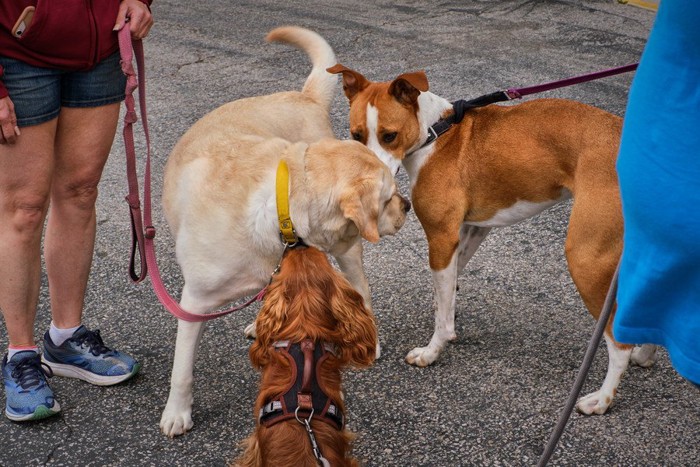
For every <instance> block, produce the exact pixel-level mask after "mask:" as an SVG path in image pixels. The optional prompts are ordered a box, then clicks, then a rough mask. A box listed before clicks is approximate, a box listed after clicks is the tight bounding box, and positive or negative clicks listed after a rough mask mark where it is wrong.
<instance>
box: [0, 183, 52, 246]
mask: <svg viewBox="0 0 700 467" xmlns="http://www.w3.org/2000/svg"><path fill="white" fill-rule="evenodd" d="M5 199H6V201H5V202H4V203H2V210H3V215H2V217H4V218H5V219H7V222H8V225H11V226H12V227H13V228H14V229H15V230H16V231H17V232H18V233H20V234H27V235H30V236H31V235H34V234H36V232H41V230H42V229H43V226H44V219H45V218H46V211H47V209H48V206H49V197H48V194H46V195H44V194H36V193H35V194H18V193H15V194H13V195H9V196H7V197H6V198H5Z"/></svg>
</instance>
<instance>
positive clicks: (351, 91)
mask: <svg viewBox="0 0 700 467" xmlns="http://www.w3.org/2000/svg"><path fill="white" fill-rule="evenodd" d="M326 71H327V72H328V73H332V74H334V75H337V74H338V73H342V74H343V91H344V92H345V96H346V97H347V98H348V100H349V101H350V102H352V100H353V98H354V97H355V96H356V95H357V94H358V93H359V92H360V91H362V90H363V89H364V88H366V87H367V86H368V85H369V81H368V80H367V78H365V77H364V76H362V75H361V74H360V73H358V72H356V71H355V70H351V69H350V68H348V67H346V66H344V65H341V64H340V63H338V64H336V65H333V66H332V67H330V68H327V69H326Z"/></svg>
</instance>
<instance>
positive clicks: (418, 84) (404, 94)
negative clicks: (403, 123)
mask: <svg viewBox="0 0 700 467" xmlns="http://www.w3.org/2000/svg"><path fill="white" fill-rule="evenodd" d="M427 90H428V77H427V76H425V73H424V72H422V71H414V72H413V73H404V74H402V75H399V76H398V77H397V78H396V79H395V80H394V81H392V82H391V84H390V85H389V94H391V95H392V96H394V98H395V99H396V100H397V101H399V102H400V103H402V104H404V105H414V104H415V103H416V102H417V101H418V96H420V93H421V92H426V91H427Z"/></svg>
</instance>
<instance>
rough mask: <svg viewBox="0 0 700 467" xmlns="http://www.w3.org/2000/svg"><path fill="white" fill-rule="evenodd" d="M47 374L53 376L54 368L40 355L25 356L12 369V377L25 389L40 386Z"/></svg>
mask: <svg viewBox="0 0 700 467" xmlns="http://www.w3.org/2000/svg"><path fill="white" fill-rule="evenodd" d="M42 376H44V377H42ZM47 376H48V377H49V378H51V377H53V370H51V367H49V366H48V365H47V364H46V363H44V362H42V361H41V360H40V359H39V357H34V358H25V359H24V360H22V361H20V362H19V363H18V364H17V366H15V367H14V369H13V370H12V378H14V379H15V380H17V381H18V382H19V385H20V386H21V387H22V389H25V390H26V389H31V388H33V387H36V386H39V385H40V384H41V383H42V382H43V381H44V380H45V377H47Z"/></svg>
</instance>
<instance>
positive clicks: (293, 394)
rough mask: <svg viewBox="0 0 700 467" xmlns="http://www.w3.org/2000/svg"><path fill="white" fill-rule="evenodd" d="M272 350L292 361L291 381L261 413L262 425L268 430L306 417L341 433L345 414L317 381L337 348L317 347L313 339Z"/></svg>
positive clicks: (281, 344) (277, 345) (283, 343)
mask: <svg viewBox="0 0 700 467" xmlns="http://www.w3.org/2000/svg"><path fill="white" fill-rule="evenodd" d="M272 346H273V348H274V349H275V350H276V351H278V352H281V353H282V355H283V356H284V357H286V358H287V360H288V361H289V363H290V368H291V370H292V378H291V382H290V383H289V385H288V386H287V387H286V388H285V389H284V391H283V392H282V394H279V395H278V396H276V397H275V398H274V399H273V400H271V401H270V402H267V403H266V404H265V405H264V406H263V407H262V408H261V409H260V412H259V414H258V421H259V423H260V424H261V425H263V426H267V427H269V426H272V425H274V424H276V423H279V422H281V421H284V420H289V419H294V418H297V419H299V418H300V417H303V418H306V419H312V418H313V419H318V420H321V421H324V422H326V423H328V424H330V425H332V426H334V427H335V428H337V429H338V430H342V429H343V426H344V425H345V420H344V417H343V413H342V412H341V410H340V407H339V406H338V405H337V404H336V403H335V402H334V401H332V400H331V399H330V398H329V397H328V396H327V395H326V394H325V393H324V392H323V389H321V386H320V385H319V383H318V378H317V377H316V375H317V374H318V369H319V368H320V367H321V365H322V364H323V362H324V361H325V360H326V359H327V358H328V357H329V356H330V355H335V347H334V346H333V345H332V344H329V343H327V342H323V343H322V344H321V345H316V344H314V342H313V341H311V340H310V339H305V340H303V341H302V342H296V343H291V342H290V341H278V342H275V343H274V344H273V345H272Z"/></svg>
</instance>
